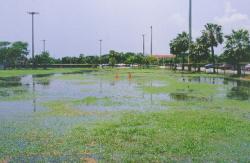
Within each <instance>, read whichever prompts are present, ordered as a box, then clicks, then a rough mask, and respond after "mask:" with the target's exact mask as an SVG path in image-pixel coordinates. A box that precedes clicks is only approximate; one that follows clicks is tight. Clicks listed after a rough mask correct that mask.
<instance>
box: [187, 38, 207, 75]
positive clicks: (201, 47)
mask: <svg viewBox="0 0 250 163" xmlns="http://www.w3.org/2000/svg"><path fill="white" fill-rule="evenodd" d="M209 53H210V50H209V45H208V44H207V42H204V40H203V39H202V38H197V39H196V41H195V42H194V43H192V44H191V45H190V54H191V58H192V60H194V61H195V63H196V65H197V64H198V72H200V63H201V61H202V60H205V59H206V58H207V57H208V56H209Z"/></svg>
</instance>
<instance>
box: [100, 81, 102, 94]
mask: <svg viewBox="0 0 250 163" xmlns="http://www.w3.org/2000/svg"><path fill="white" fill-rule="evenodd" d="M100 93H102V79H100Z"/></svg>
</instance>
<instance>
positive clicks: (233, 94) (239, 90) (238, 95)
mask: <svg viewBox="0 0 250 163" xmlns="http://www.w3.org/2000/svg"><path fill="white" fill-rule="evenodd" d="M227 97H228V98H230V99H236V100H248V99H249V97H250V94H249V89H248V88H246V87H240V86H239V87H233V88H232V89H231V90H230V91H229V92H228V94H227Z"/></svg>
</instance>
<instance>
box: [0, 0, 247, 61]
mask: <svg viewBox="0 0 250 163" xmlns="http://www.w3.org/2000/svg"><path fill="white" fill-rule="evenodd" d="M0 1H1V4H0V41H19V40H20V41H26V42H28V43H29V44H30V45H31V16H29V15H28V14H27V13H26V12H27V11H38V12H40V15H38V16H36V17H35V28H36V32H35V33H36V36H35V41H36V53H40V52H41V51H42V41H41V40H43V39H46V40H48V41H47V50H48V51H49V52H50V53H51V55H52V56H53V57H62V56H66V55H70V56H78V55H79V54H80V53H82V54H86V55H90V54H92V55H93V54H98V53H99V42H98V40H99V39H103V51H104V53H107V52H108V51H109V50H111V49H113V50H117V51H133V52H141V51H142V36H141V35H142V34H143V33H144V34H146V41H147V45H146V52H148V53H149V51H150V42H149V41H150V26H151V25H152V26H153V30H154V43H153V44H154V47H153V49H154V53H156V54H162V53H164V54H165V53H169V42H170V40H171V39H173V38H174V37H175V36H176V35H177V33H179V32H182V31H188V1H189V0H0ZM249 6H250V0H193V35H194V37H197V36H199V35H200V31H201V30H202V29H203V26H204V24H205V23H207V22H214V23H218V24H221V25H223V27H224V28H223V30H224V33H226V34H228V33H229V32H230V31H231V30H232V29H233V28H247V29H250V10H249ZM29 48H30V47H29Z"/></svg>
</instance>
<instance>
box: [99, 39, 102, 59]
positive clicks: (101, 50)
mask: <svg viewBox="0 0 250 163" xmlns="http://www.w3.org/2000/svg"><path fill="white" fill-rule="evenodd" d="M99 42H100V64H102V61H101V59H102V40H99Z"/></svg>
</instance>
